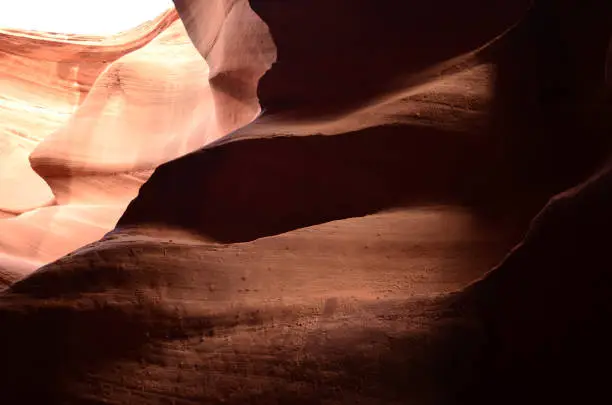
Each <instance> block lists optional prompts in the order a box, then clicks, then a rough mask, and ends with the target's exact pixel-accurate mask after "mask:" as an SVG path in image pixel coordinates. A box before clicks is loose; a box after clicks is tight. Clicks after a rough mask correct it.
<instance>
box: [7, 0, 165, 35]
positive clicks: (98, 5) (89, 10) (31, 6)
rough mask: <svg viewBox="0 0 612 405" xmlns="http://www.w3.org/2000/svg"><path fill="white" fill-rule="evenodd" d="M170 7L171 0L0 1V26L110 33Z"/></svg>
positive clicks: (65, 32)
mask: <svg viewBox="0 0 612 405" xmlns="http://www.w3.org/2000/svg"><path fill="white" fill-rule="evenodd" d="M171 7H173V3H172V0H0V28H10V29H21V30H30V31H44V32H55V33H62V34H82V35H111V34H116V33H118V32H122V31H126V30H129V29H130V28H134V27H136V26H138V25H140V24H142V23H144V22H145V21H148V20H152V19H154V18H155V17H157V16H158V15H160V14H161V13H163V12H164V11H165V10H167V9H169V8H171Z"/></svg>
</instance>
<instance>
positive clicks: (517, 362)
mask: <svg viewBox="0 0 612 405" xmlns="http://www.w3.org/2000/svg"><path fill="white" fill-rule="evenodd" d="M175 4H176V6H177V11H178V14H179V15H180V18H181V21H182V22H183V24H184V27H185V29H186V32H187V34H188V36H189V37H190V39H191V41H192V42H193V44H194V45H195V48H194V47H191V48H189V46H187V45H188V43H186V42H185V41H184V38H185V37H184V35H185V34H184V33H182V37H181V38H183V39H181V41H178V37H176V38H175V37H174V35H175V34H173V33H174V32H176V33H178V31H180V30H179V28H178V27H179V26H178V25H177V24H178V22H177V23H174V24H173V25H170V26H169V28H167V30H166V31H164V32H163V33H161V34H160V35H159V36H158V37H157V39H154V40H152V41H151V42H150V43H149V44H148V45H146V46H143V47H142V48H140V49H138V50H135V51H134V52H132V53H130V54H126V55H125V56H122V57H121V58H119V59H117V61H116V62H115V63H113V64H112V65H110V66H109V67H108V68H107V69H106V70H105V71H104V72H103V73H102V74H101V75H100V76H99V78H98V79H97V80H96V81H95V83H94V84H93V86H92V89H91V91H90V92H89V95H88V96H87V98H86V99H85V100H84V101H83V102H82V104H81V107H80V109H78V110H77V111H76V112H75V113H74V114H73V115H72V116H71V117H70V118H69V119H68V121H67V123H66V124H65V125H64V126H63V127H62V128H58V130H56V131H55V132H53V133H52V134H50V135H49V136H48V137H47V138H46V139H45V140H44V141H43V142H42V143H40V145H39V146H38V147H37V149H36V150H35V151H34V153H33V154H32V155H31V163H32V166H33V167H34V169H35V171H36V173H38V174H39V175H40V176H41V178H43V179H44V180H45V182H46V184H48V185H49V187H50V189H51V190H52V191H53V197H54V198H55V200H56V203H57V205H56V206H53V207H43V208H38V209H36V210H31V211H28V212H26V213H22V214H21V215H19V216H15V217H12V218H8V219H2V220H0V222H1V223H3V224H4V225H2V226H7V228H5V229H7V231H6V232H4V234H12V235H15V236H16V237H14V238H13V239H10V238H8V237H7V238H6V239H0V242H1V243H2V246H3V251H5V250H6V251H8V252H9V253H10V254H11V256H9V257H8V258H5V257H4V256H3V257H0V288H4V289H5V290H4V291H3V292H2V293H0V326H3V329H2V330H3V331H7V333H4V334H0V347H10V348H11V350H10V351H8V353H6V354H5V356H4V357H3V362H2V363H0V385H1V387H0V388H3V389H4V390H3V392H4V395H5V397H6V398H9V399H10V400H11V401H12V402H25V403H29V402H36V401H38V402H41V401H46V403H51V404H54V403H58V404H60V403H62V404H64V403H68V404H72V403H74V404H82V403H93V404H98V403H99V404H102V403H116V404H122V403H130V402H139V403H145V404H161V403H174V404H196V403H230V404H243V403H245V402H250V403H261V404H269V403H280V404H295V403H302V404H319V403H342V404H353V403H364V404H389V403H398V404H399V403H416V404H468V403H469V404H481V403H482V404H485V403H490V402H491V401H492V400H495V401H496V402H501V403H504V404H505V403H508V404H514V403H516V402H517V401H520V400H524V398H531V399H533V400H534V401H538V402H539V401H542V402H551V401H552V402H560V401H561V399H565V400H567V399H569V398H571V399H575V401H576V402H579V401H582V402H584V400H585V398H586V399H587V400H593V401H594V400H596V398H598V397H601V396H603V395H607V391H606V390H607V384H606V380H605V375H599V374H598V372H597V371H595V370H598V369H601V368H604V367H605V366H606V364H607V363H608V362H609V360H610V359H612V353H611V351H610V348H609V338H610V335H609V333H607V332H604V331H603V330H604V328H602V327H601V325H602V324H603V323H605V322H606V319H608V318H609V315H610V308H611V306H610V292H611V291H612V285H611V284H610V277H609V275H608V274H607V273H606V270H607V267H609V266H607V262H608V261H609V259H608V258H607V252H608V250H609V249H608V246H607V244H609V238H607V237H606V236H605V235H602V233H605V230H606V229H607V228H609V225H610V224H609V222H610V213H609V206H610V201H609V200H610V188H611V187H612V181H611V179H610V168H609V167H610V166H609V165H606V163H605V162H606V161H607V159H609V155H610V142H609V134H610V133H611V131H612V120H610V117H611V116H612V115H611V114H610V105H609V104H606V98H605V97H601V95H602V94H605V91H606V86H607V84H606V81H605V80H606V69H605V60H606V54H607V52H608V41H609V40H610V35H611V34H612V32H611V31H612V21H611V20H612V5H611V3H609V2H606V1H602V0H592V1H588V2H583V1H581V2H577V1H575V0H564V1H562V2H552V1H548V0H538V1H536V2H534V5H533V6H532V7H530V5H531V2H528V1H525V2H515V1H507V2H505V1H504V2H497V3H496V4H495V8H493V7H492V6H491V5H489V4H488V3H487V2H482V1H480V0H468V1H467V2H462V3H461V4H457V2H451V1H442V0H440V1H434V2H430V3H427V4H416V3H410V2H408V3H406V4H404V3H402V4H399V3H397V2H392V1H386V2H385V1H382V2H378V3H376V4H375V3H372V2H368V1H351V2H349V1H346V2H345V1H341V0H339V1H335V2H329V1H326V2H324V1H318V0H314V1H313V0H310V1H306V0H304V1H301V0H297V1H293V2H271V1H264V0H251V1H246V0H235V1H230V0H227V1H225V0H217V1H212V0H201V1H198V0H191V1H189V0H176V1H175ZM442 10H444V12H445V13H442ZM551 23H552V24H551ZM544 26H546V27H549V28H548V29H546V30H543V29H542V27H544ZM442 28H444V29H451V28H452V29H453V32H454V35H452V36H449V35H447V34H444V33H443V31H444V30H443V29H442ZM175 29H176V30H177V31H173V30H175ZM174 41H177V43H176V45H174ZM170 43H173V45H170ZM585 44H589V45H590V46H585ZM175 46H176V48H174V47H175ZM183 46H184V47H185V48H182V47H183ZM171 49H185V50H186V49H190V51H189V52H191V56H189V58H192V57H193V58H194V59H193V60H194V61H195V59H196V58H201V57H204V58H205V59H206V63H207V64H204V61H203V60H202V59H200V62H201V63H202V64H201V65H197V64H195V62H193V63H192V62H191V60H192V59H189V61H187V60H185V61H183V60H181V61H182V62H184V63H185V69H186V72H187V73H186V76H188V79H191V78H194V79H195V78H200V79H201V78H202V77H203V75H206V72H208V73H207V74H208V81H207V82H204V83H197V84H193V85H187V84H186V85H185V88H184V92H183V91H178V90H177V88H176V87H173V88H172V89H166V87H165V86H166V84H168V85H169V84H171V83H177V82H174V81H173V80H174V77H175V73H176V72H175V71H174V70H173V69H171V68H170V67H168V65H166V64H165V63H159V64H154V63H150V62H151V59H152V56H154V55H167V54H168V53H169V52H173V51H172V50H171ZM196 49H197V51H199V54H200V55H201V57H200V56H198V55H197V54H196V53H194V51H195V50H196ZM186 59H187V58H186ZM560 61H568V62H569V63H560ZM142 66H145V67H147V68H146V69H142V68H141V67H142ZM198 66H200V67H198ZM206 66H207V67H206ZM181 68H182V67H181ZM149 74H151V76H149ZM149 77H150V80H153V82H154V83H152V84H151V86H152V87H148V86H143V83H144V82H146V80H149V79H148V78H149ZM185 80H186V81H187V79H185ZM141 86H142V87H143V88H151V89H152V88H155V89H156V90H155V91H154V93H155V94H154V96H155V97H153V95H151V98H147V97H144V98H141V97H140V96H141V95H143V94H144V92H141V91H137V90H138V88H139V87H141ZM175 90H176V91H175ZM90 99H91V100H92V101H90ZM104 100H107V102H104ZM158 101H159V103H158ZM162 101H163V103H164V105H166V106H167V107H166V109H168V111H166V112H164V108H162V107H161V106H160V104H162ZM113 103H118V104H120V105H121V106H122V108H123V109H121V108H117V109H116V110H115V111H116V114H117V116H118V117H121V120H118V121H116V122H112V121H108V120H107V119H102V118H108V116H109V115H108V114H106V113H105V112H106V110H105V108H107V107H108V106H109V104H110V105H111V107H112V104H113ZM260 105H261V109H260ZM94 106H99V107H100V109H101V111H102V112H101V113H100V115H99V116H98V117H100V118H99V119H91V116H92V115H90V114H88V112H90V113H91V114H93V112H95V111H98V110H97V109H96V108H94ZM170 106H172V108H170ZM178 106H183V107H184V108H185V109H186V110H185V111H177V110H175V109H174V107H178ZM111 107H108V108H111ZM146 111H154V112H156V113H159V115H160V117H155V118H156V119H151V120H152V121H149V120H147V119H146V118H144V117H145V112H146ZM189 111H191V112H189ZM162 113H164V114H165V115H164V116H163V117H161V115H163V114H162ZM156 115H157V114H156ZM166 118H167V120H166ZM254 118H255V119H254ZM157 119H159V120H157ZM253 119H254V120H253ZM184 120H187V122H185V121H184ZM143 129H146V132H147V133H148V134H149V136H150V138H144V137H146V135H144V133H145V131H143ZM190 130H192V131H191V132H190ZM81 131H83V132H82V133H81ZM181 131H187V132H182V133H181ZM77 133H81V135H77ZM224 133H227V134H228V135H227V136H224V137H223V136H222V135H223V134H224ZM130 136H131V137H130ZM121 137H125V138H127V137H129V141H125V142H126V145H127V143H130V144H131V147H133V148H136V149H138V150H137V151H136V150H128V148H126V150H125V151H123V152H124V153H120V152H122V150H121V145H122V143H121V142H120V139H121ZM82 139H87V140H86V141H84V140H82ZM143 139H146V141H143ZM199 142H201V144H202V145H203V144H205V143H208V142H209V143H208V145H206V146H204V147H202V148H199V149H198V143H199ZM90 143H91V144H93V145H96V146H99V147H95V148H91V147H89V144H90ZM107 147H108V148H107ZM194 149H198V150H196V151H193V152H191V153H189V154H187V155H186V156H183V157H179V158H176V159H173V157H176V156H178V155H180V154H183V153H186V152H189V151H191V150H194ZM141 151H147V152H149V153H150V154H148V153H142V154H139V153H137V152H141ZM173 154H176V156H173ZM106 161H109V162H110V163H109V165H108V166H105V162H106ZM162 162H165V163H163V164H162ZM159 164H161V165H160V166H159V167H157V168H156V169H155V170H154V171H152V170H151V169H153V168H154V167H156V166H157V165H159ZM602 167H603V168H602ZM594 172H596V173H599V174H596V175H594V176H592V174H593V173H594ZM149 176H150V178H149ZM147 179H148V180H147ZM143 183H144V185H142V187H140V185H141V184H143ZM576 185H577V186H576ZM572 186H576V187H574V188H572V189H570V190H569V191H566V192H563V191H564V190H566V189H568V188H570V187H572ZM139 187H140V189H139V192H138V195H137V196H136V198H134V199H133V200H132V201H131V203H130V204H129V206H128V208H127V210H126V211H125V213H124V214H123V215H121V218H120V219H119V221H118V224H117V226H116V227H115V228H114V230H112V231H111V232H109V233H107V234H106V235H104V237H102V238H101V239H100V240H98V241H94V242H92V243H91V244H88V245H86V246H82V247H80V248H78V249H76V247H77V246H74V248H73V249H76V250H75V251H73V252H72V253H70V254H67V255H65V256H63V257H62V258H60V259H59V260H57V261H54V262H52V263H49V264H47V265H45V266H43V267H41V268H40V269H38V270H37V271H35V272H34V273H32V274H30V275H28V276H26V277H24V273H25V272H27V271H29V270H28V269H29V268H28V267H27V265H25V264H24V263H25V261H20V262H19V265H18V266H17V265H16V263H15V259H14V258H15V257H28V258H34V259H35V260H40V261H43V259H41V258H42V257H52V256H54V255H56V256H58V255H60V254H61V253H60V250H61V249H64V247H65V246H67V244H70V243H75V244H76V241H77V239H78V240H79V242H81V243H82V242H84V241H85V240H90V241H93V240H94V239H96V238H98V236H96V235H95V234H96V232H100V235H101V234H102V233H103V232H105V231H104V230H105V229H110V228H111V226H109V223H108V219H109V218H117V217H119V216H120V213H121V212H122V211H123V209H124V208H125V205H124V204H126V203H127V200H128V199H129V198H132V197H133V196H134V195H135V193H136V190H138V188H139ZM558 193H561V194H558ZM555 194H556V195H557V196H556V197H553V198H552V199H551V197H552V196H553V195H555ZM549 200H550V201H549ZM546 201H549V203H548V204H547V205H545V203H546ZM544 205H545V206H544ZM542 206H544V209H541V208H542ZM538 212H540V213H539V214H537V213H538ZM536 214H537V215H536ZM534 215H535V219H533V221H532V217H533V216H534ZM75 219H76V220H75ZM11 221H12V222H11ZM62 221H63V222H62ZM6 224H8V225H6ZM36 228H38V229H36ZM49 228H51V229H52V232H49V231H47V229H49ZM41 229H45V231H44V232H41ZM75 230H76V231H75ZM45 232H46V233H45ZM525 232H526V234H525ZM74 233H78V237H75V235H74ZM47 235H52V236H53V238H52V239H45V236H47ZM60 236H67V237H66V239H68V240H67V241H66V243H67V244H64V243H63V242H60V241H59V237H60ZM0 238H3V236H2V233H0ZM37 238H39V239H37ZM25 241H27V242H28V243H31V244H32V246H28V243H25ZM517 243H518V245H517ZM513 245H515V246H516V247H515V248H514V249H513V250H510V252H509V253H508V251H509V249H510V248H511V246H513ZM31 262H32V261H31ZM4 263H5V264H4ZM495 263H499V264H498V265H495ZM3 264H4V267H5V268H6V269H5V268H3V267H2V265H3ZM492 266H495V267H492ZM491 268H493V269H492V270H490V271H488V269H491ZM474 280H478V281H476V282H474ZM465 286H467V288H464V287H465ZM41 336H44V337H45V338H44V339H41ZM548 380H550V381H548ZM500 392H501V393H503V395H502V396H500Z"/></svg>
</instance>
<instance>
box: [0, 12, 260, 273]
mask: <svg viewBox="0 0 612 405" xmlns="http://www.w3.org/2000/svg"><path fill="white" fill-rule="evenodd" d="M2 35H3V37H2V38H3V41H4V42H3V44H5V48H4V49H3V50H5V52H6V55H7V56H6V58H4V60H5V68H6V82H5V87H6V89H7V90H6V92H5V93H4V96H3V97H4V100H3V103H2V106H3V107H5V108H4V109H3V111H5V112H6V114H7V118H6V120H5V122H6V124H5V125H6V128H5V129H4V132H3V135H2V138H0V139H2V142H4V144H5V145H4V146H3V147H2V151H3V153H5V157H4V158H3V159H2V164H3V165H4V166H2V170H1V171H0V175H2V176H3V177H2V181H1V182H0V187H2V190H1V191H2V193H0V195H1V199H0V209H2V212H3V213H4V214H3V216H4V217H11V216H13V215H15V214H21V215H19V216H18V217H15V218H12V219H10V220H6V221H3V222H2V223H0V227H1V228H2V230H3V232H2V233H1V235H2V236H0V246H1V248H0V250H1V251H2V252H4V253H6V254H8V255H10V256H17V257H21V258H23V259H24V260H35V261H38V262H43V263H44V262H48V261H51V260H55V259H57V258H59V257H61V256H62V255H64V254H66V253H68V252H70V251H72V250H74V249H76V248H78V247H79V246H82V245H84V244H86V243H88V242H91V241H94V240H96V239H98V238H100V237H101V236H102V235H103V234H104V233H106V232H108V231H109V230H111V229H112V227H113V226H114V223H115V222H116V221H117V219H118V218H119V216H120V215H121V213H122V211H123V209H124V208H125V206H126V205H127V203H128V202H129V201H130V200H131V199H132V198H133V197H134V196H135V194H136V192H137V190H138V187H140V185H141V184H142V183H143V182H144V181H145V180H146V179H147V178H148V176H149V175H150V173H151V170H152V169H153V168H155V167H156V166H158V165H159V164H161V163H164V162H166V161H169V160H171V159H173V158H176V157H178V156H181V155H183V154H185V153H188V152H190V151H193V150H195V149H197V148H199V147H201V146H202V145H205V144H206V143H208V142H210V141H212V140H215V139H217V138H219V137H221V136H222V135H223V134H225V133H226V132H228V131H230V130H232V127H231V125H229V126H228V124H226V123H225V124H222V123H220V121H219V119H218V117H217V115H218V114H217V109H216V108H215V105H214V100H213V96H212V94H211V91H210V87H209V85H208V80H207V77H208V73H209V72H208V67H207V65H206V63H205V62H204V60H203V59H202V57H201V56H200V54H199V53H198V51H197V50H196V49H195V48H194V46H193V44H192V43H191V41H190V40H189V37H188V36H187V33H186V32H185V28H184V26H183V24H182V23H181V21H180V20H179V19H178V17H177V14H176V12H175V11H174V10H172V11H168V12H167V13H165V14H163V15H162V16H160V17H158V18H157V19H156V20H154V21H151V22H149V23H146V24H143V25H142V26H140V27H138V28H136V29H134V30H132V31H129V32H126V33H124V34H119V35H117V36H115V37H100V38H94V37H79V36H62V37H60V36H58V35H51V34H49V35H46V34H28V33H20V32H14V31H7V32H4V33H3V34H2ZM13 52H19V53H18V54H13ZM39 78H42V79H39ZM257 108H258V106H257V105H252V106H251V110H250V115H248V116H247V115H244V116H243V117H244V118H243V119H245V120H251V119H252V118H253V117H254V116H255V114H256V113H257ZM241 124H244V123H243V122H241ZM233 125H236V124H235V123H234V124H233ZM50 205H53V206H52V207H49V208H44V207H46V206H50Z"/></svg>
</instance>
